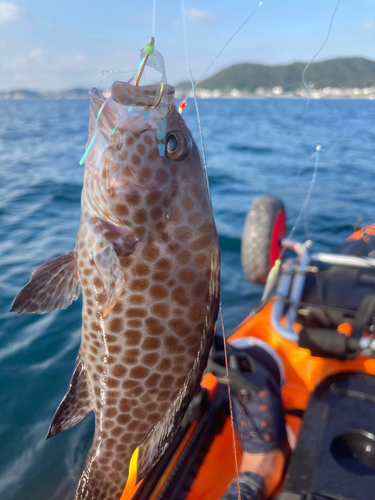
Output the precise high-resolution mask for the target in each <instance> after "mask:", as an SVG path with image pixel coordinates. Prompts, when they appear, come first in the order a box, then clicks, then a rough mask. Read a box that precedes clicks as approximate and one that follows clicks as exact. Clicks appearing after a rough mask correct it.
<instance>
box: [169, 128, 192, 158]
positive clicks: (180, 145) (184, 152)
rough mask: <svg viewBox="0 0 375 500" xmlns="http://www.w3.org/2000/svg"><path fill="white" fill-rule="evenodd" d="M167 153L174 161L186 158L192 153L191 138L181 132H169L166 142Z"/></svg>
mask: <svg viewBox="0 0 375 500" xmlns="http://www.w3.org/2000/svg"><path fill="white" fill-rule="evenodd" d="M165 146H166V150H167V154H168V156H169V158H170V159H171V160H173V161H181V160H184V159H185V158H186V157H187V156H188V154H189V153H190V150H191V146H190V140H189V138H188V137H187V136H186V135H185V134H183V133H181V132H177V131H174V132H169V134H168V135H167V140H166V143H165Z"/></svg>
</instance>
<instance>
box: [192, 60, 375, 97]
mask: <svg viewBox="0 0 375 500" xmlns="http://www.w3.org/2000/svg"><path fill="white" fill-rule="evenodd" d="M305 66H306V63H303V62H296V63H293V64H289V65H278V66H265V65H263V64H250V63H244V64H235V65H234V66H230V67H229V68H226V69H224V70H222V71H220V72H219V73H217V74H216V75H214V76H212V77H211V78H207V79H206V80H203V81H202V82H201V83H200V84H199V87H198V88H201V89H208V90H214V89H219V90H221V91H223V92H227V91H230V90H231V89H233V88H236V89H238V90H241V91H247V92H254V91H255V90H256V89H257V88H259V87H263V88H264V89H272V88H273V87H276V86H280V87H282V88H283V90H284V91H286V92H289V91H294V90H296V89H298V88H300V87H302V86H303V84H302V80H301V76H302V72H303V70H304V68H305ZM305 80H306V82H307V83H308V84H311V86H313V88H314V89H321V88H324V87H341V88H355V87H358V88H366V87H373V86H375V61H370V60H369V59H364V58H362V57H347V58H345V57H342V58H338V59H330V60H327V61H322V62H317V63H313V64H312V65H311V66H310V67H309V68H308V70H307V72H306V76H305Z"/></svg>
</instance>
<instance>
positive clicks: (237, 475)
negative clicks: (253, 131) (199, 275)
mask: <svg viewBox="0 0 375 500" xmlns="http://www.w3.org/2000/svg"><path fill="white" fill-rule="evenodd" d="M181 10H182V23H183V29H184V42H185V53H186V61H187V65H188V69H189V75H190V81H191V88H192V92H193V95H194V102H195V109H196V112H197V119H198V126H199V133H200V138H201V143H202V156H203V166H204V171H205V174H206V182H207V189H208V194H209V197H210V200H211V193H210V185H209V180H208V172H207V158H206V150H205V146H204V138H203V130H202V123H201V118H200V114H199V106H198V100H197V95H196V92H195V85H194V78H193V72H192V70H191V64H190V58H189V50H188V42H187V28H186V15H185V2H184V0H181ZM220 316H221V327H222V331H223V343H224V357H225V367H226V374H227V386H228V397H229V412H230V421H231V428H232V441H233V452H234V462H235V469H236V481H237V490H238V500H241V491H240V479H239V472H238V463H237V448H236V437H235V433H234V419H233V408H232V400H231V394H230V385H229V367H228V355H227V344H226V342H227V340H226V338H225V329H224V318H223V310H222V306H221V300H220Z"/></svg>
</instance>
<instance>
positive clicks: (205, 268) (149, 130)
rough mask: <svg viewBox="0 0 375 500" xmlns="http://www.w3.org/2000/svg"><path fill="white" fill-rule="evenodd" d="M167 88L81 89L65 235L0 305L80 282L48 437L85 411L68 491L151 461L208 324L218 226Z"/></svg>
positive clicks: (48, 297)
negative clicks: (79, 141)
mask: <svg viewBox="0 0 375 500" xmlns="http://www.w3.org/2000/svg"><path fill="white" fill-rule="evenodd" d="M174 93H175V91H174V88H173V87H172V86H170V85H168V84H165V85H163V86H162V87H161V88H160V86H158V85H144V86H134V85H132V84H131V83H126V82H119V81H118V82H115V83H114V84H113V86H112V89H111V96H110V97H109V98H105V97H104V95H103V94H101V93H100V92H99V91H98V90H97V89H93V90H92V91H91V92H90V122H89V139H88V143H87V144H88V149H87V155H86V157H85V171H84V181H83V190H82V201H81V219H80V225H79V230H78V234H77V239H76V245H75V248H74V250H72V251H71V252H69V253H67V254H66V255H62V256H60V257H57V258H55V259H53V260H51V261H50V262H48V263H46V264H44V265H42V266H41V267H39V268H37V269H36V270H35V271H34V272H33V273H32V276H31V279H30V281H29V283H28V284H27V285H26V286H25V287H24V288H23V289H22V290H21V291H20V292H19V294H18V295H17V296H16V298H15V299H14V302H13V304H12V307H11V311H15V312H18V314H21V313H38V314H44V313H49V312H51V311H54V310H57V309H62V308H66V307H68V306H69V305H70V304H71V303H72V302H73V301H74V300H76V299H77V298H78V296H79V295H80V292H81V291H82V297H83V301H82V304H83V305H82V331H81V344H80V348H79V352H78V355H77V358H76V362H75V368H74V371H73V375H72V377H71V381H70V384H69V388H68V391H67V393H66V395H65V396H64V398H63V399H62V401H61V403H60V405H59V407H58V408H57V410H56V413H55V415H54V417H53V419H52V423H51V425H50V428H49V431H48V436H47V439H48V438H50V437H52V436H55V435H57V434H59V433H61V432H63V431H65V430H67V429H69V428H71V427H72V426H74V425H76V424H77V423H78V422H80V421H81V420H82V419H83V418H84V417H85V416H86V415H87V414H88V413H89V412H90V411H94V413H95V432H94V437H93V442H92V446H91V448H90V450H89V452H88V454H87V457H86V460H85V464H84V466H83V471H82V475H81V477H80V479H79V482H78V485H77V488H76V493H75V497H74V498H75V500H83V499H84V500H119V499H120V497H121V494H122V492H123V489H124V486H125V485H126V482H127V478H128V473H129V463H130V460H131V457H132V456H133V454H134V452H135V451H137V459H136V460H137V462H136V466H137V477H136V481H137V482H138V481H140V480H141V479H143V478H145V477H146V475H147V474H148V473H150V472H151V471H152V469H153V467H154V466H155V465H156V463H157V462H158V460H159V459H160V457H161V456H162V455H163V453H164V452H165V450H166V448H167V447H168V445H169V444H170V443H171V441H172V440H173V437H174V436H175V434H176V432H177V430H178V428H179V426H180V424H181V421H182V418H183V416H184V414H185V412H186V410H187V408H188V406H189V404H190V402H191V400H192V397H193V395H194V393H195V392H196V390H197V388H198V387H199V384H200V381H201V378H202V375H203V371H204V369H205V366H206V364H207V360H208V355H209V351H210V348H211V345H212V341H213V337H214V331H215V323H216V319H217V315H218V308H219V301H220V250H219V243H218V236H217V230H216V226H215V221H214V217H213V213H212V206H211V199H210V194H209V188H208V182H207V178H206V172H205V168H204V166H203V163H202V160H201V157H200V154H199V150H198V147H197V145H196V143H195V141H194V138H193V135H192V133H191V132H190V130H189V129H188V127H187V125H186V123H185V121H184V119H183V117H182V116H181V114H180V113H179V112H178V109H177V106H176V102H175V96H174ZM158 96H159V99H157V98H158ZM157 100H159V102H158V103H157V105H155V102H156V101H157Z"/></svg>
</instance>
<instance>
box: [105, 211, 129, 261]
mask: <svg viewBox="0 0 375 500" xmlns="http://www.w3.org/2000/svg"><path fill="white" fill-rule="evenodd" d="M99 220H100V223H101V225H102V226H103V228H104V229H105V231H106V232H107V233H106V234H107V235H108V234H110V235H111V237H110V239H108V236H106V237H107V240H108V241H109V242H110V243H111V244H112V246H113V249H114V250H115V252H116V253H117V255H118V256H119V257H126V256H127V255H130V254H132V253H133V252H134V250H135V247H136V244H137V243H138V242H139V236H137V235H136V234H135V232H134V231H133V230H132V229H130V227H128V226H117V225H116V224H112V222H109V221H107V220H104V219H99Z"/></svg>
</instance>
